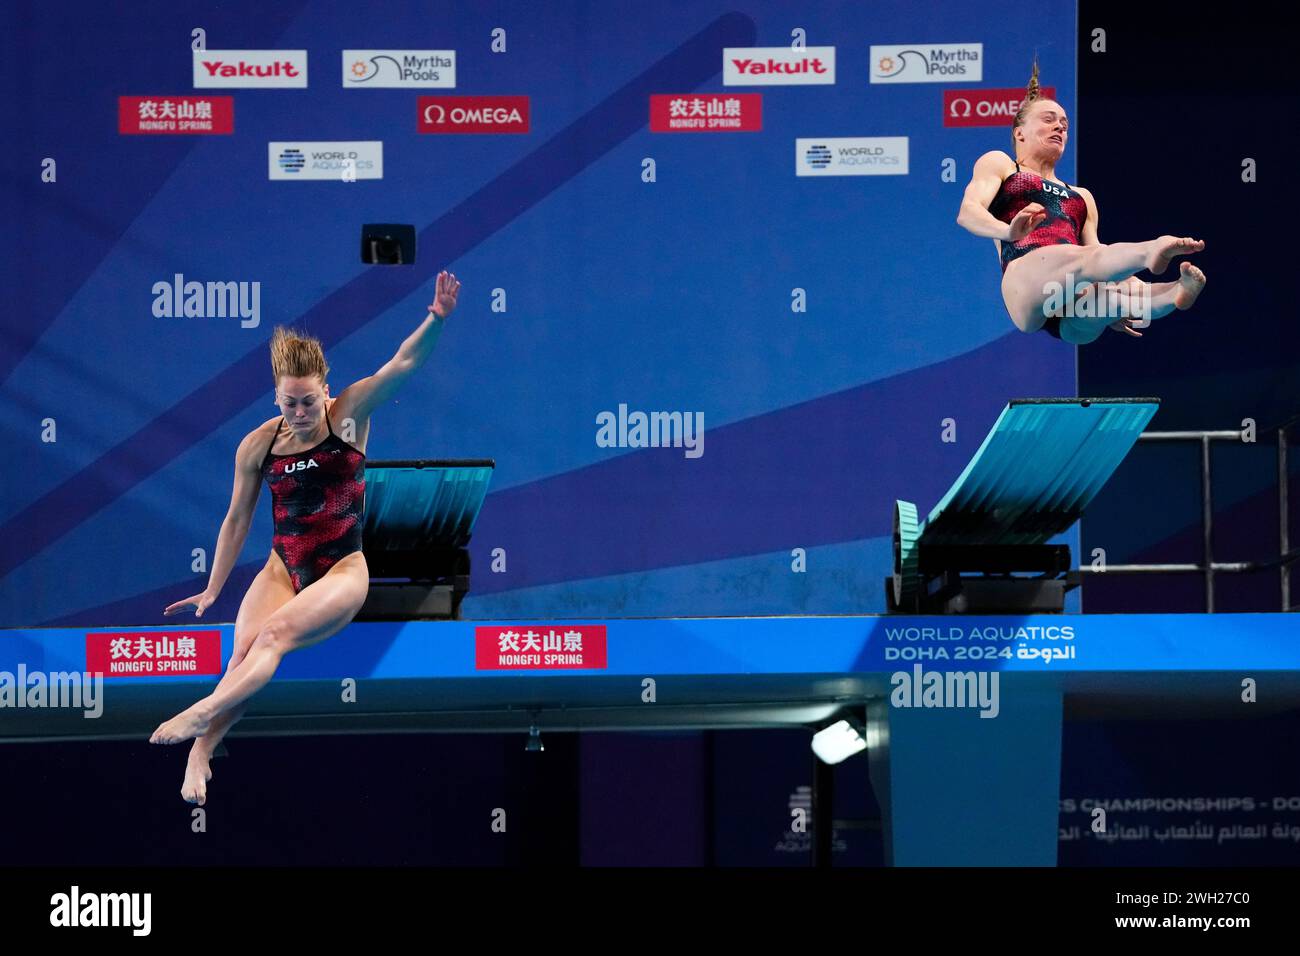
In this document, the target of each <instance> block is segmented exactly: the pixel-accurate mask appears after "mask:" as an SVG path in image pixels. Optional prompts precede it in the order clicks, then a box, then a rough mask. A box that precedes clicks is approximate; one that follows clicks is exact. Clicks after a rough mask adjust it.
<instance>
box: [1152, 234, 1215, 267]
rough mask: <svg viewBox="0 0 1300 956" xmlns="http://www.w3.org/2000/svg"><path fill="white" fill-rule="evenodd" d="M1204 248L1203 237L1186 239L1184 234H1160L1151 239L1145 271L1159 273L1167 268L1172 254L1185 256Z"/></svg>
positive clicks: (1172, 256)
mask: <svg viewBox="0 0 1300 956" xmlns="http://www.w3.org/2000/svg"><path fill="white" fill-rule="evenodd" d="M1204 248H1205V241H1204V240H1203V239H1188V238H1187V237H1186V236H1183V237H1179V236H1161V237H1160V238H1159V239H1155V240H1152V242H1151V252H1150V254H1148V255H1147V271H1148V272H1150V273H1151V274H1152V275H1160V274H1161V273H1162V272H1164V271H1165V270H1166V269H1168V268H1169V262H1170V260H1172V259H1173V258H1174V256H1187V255H1191V254H1192V253H1193V252H1200V251H1201V250H1202V249H1204Z"/></svg>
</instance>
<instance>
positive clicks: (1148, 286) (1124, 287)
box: [957, 60, 1205, 345]
mask: <svg viewBox="0 0 1300 956" xmlns="http://www.w3.org/2000/svg"><path fill="white" fill-rule="evenodd" d="M1069 128H1070V124H1069V121H1068V119H1067V118H1066V115H1065V110H1063V109H1062V108H1061V105H1060V104H1059V103H1057V102H1056V101H1054V100H1049V99H1046V98H1045V97H1042V96H1041V95H1040V94H1039V87H1038V61H1037V60H1035V61H1034V71H1033V76H1032V77H1031V78H1030V80H1029V87H1028V89H1027V90H1026V94H1025V99H1024V102H1023V103H1022V104H1021V107H1020V110H1019V112H1017V113H1016V117H1015V121H1014V123H1013V125H1012V127H1011V138H1012V140H1013V142H1014V143H1015V150H1016V158H1015V159H1014V160H1013V159H1012V158H1011V157H1010V156H1008V155H1007V154H1006V153H1004V152H1002V151H1001V150H992V151H990V152H987V153H985V154H984V155H983V156H981V157H980V158H979V159H978V160H977V161H976V163H975V169H974V172H973V175H972V176H971V181H970V185H968V186H967V187H966V192H965V195H964V196H963V197H962V203H961V210H960V212H959V213H958V215H957V224H958V225H959V226H962V227H963V228H965V229H968V230H969V231H970V232H972V233H974V234H975V235H977V236H985V237H989V238H992V239H994V240H995V242H996V245H997V246H998V253H999V256H1000V257H1001V259H1002V300H1003V302H1005V303H1006V307H1007V312H1008V313H1010V315H1011V320H1012V321H1013V322H1015V324H1016V327H1017V328H1018V329H1020V331H1022V332H1037V331H1038V330H1039V329H1046V330H1047V332H1048V334H1050V335H1053V336H1055V337H1056V338H1059V339H1062V340H1064V341H1066V342H1070V343H1073V344H1075V345H1086V344H1087V343H1089V342H1092V341H1095V340H1096V339H1097V337H1098V336H1099V335H1101V333H1102V331H1103V330H1104V329H1105V328H1106V326H1108V325H1109V326H1110V327H1111V328H1113V329H1115V330H1116V331H1123V332H1127V333H1128V334H1129V335H1134V336H1139V337H1140V336H1141V335H1142V333H1141V332H1138V331H1136V328H1141V327H1143V326H1145V324H1146V322H1141V324H1136V323H1135V319H1136V320H1138V321H1141V320H1143V319H1158V318H1160V317H1162V316H1165V315H1168V314H1169V313H1170V312H1172V311H1173V310H1174V309H1190V308H1191V307H1192V303H1193V302H1195V301H1196V297H1197V296H1198V295H1200V293H1201V289H1202V288H1204V286H1205V274H1204V273H1203V272H1201V270H1200V269H1198V268H1196V266H1194V265H1192V264H1191V263H1190V262H1186V261H1184V262H1183V263H1182V264H1181V273H1182V274H1181V275H1180V277H1179V279H1178V281H1176V282H1161V283H1146V282H1143V281H1142V280H1140V279H1137V278H1135V277H1134V273H1136V272H1140V271H1141V270H1143V269H1147V270H1149V271H1150V272H1151V273H1153V274H1154V275H1159V274H1161V273H1162V272H1164V271H1165V269H1167V268H1168V266H1169V262H1170V260H1171V259H1173V258H1174V257H1175V256H1182V255H1188V254H1190V253H1193V252H1200V251H1201V250H1202V249H1204V248H1205V243H1204V242H1202V241H1201V240H1199V239H1187V238H1179V237H1177V236H1161V237H1160V238H1158V239H1151V240H1149V241H1147V242H1115V243H1111V244H1109V245H1103V244H1102V242H1101V241H1100V240H1099V239H1098V238H1097V204H1096V202H1095V201H1094V200H1093V198H1092V193H1090V192H1088V190H1086V189H1084V188H1083V187H1082V186H1074V187H1070V186H1067V185H1066V184H1065V183H1062V182H1059V181H1057V179H1056V178H1055V175H1054V172H1055V167H1056V164H1057V163H1058V162H1060V160H1061V155H1062V154H1063V153H1064V152H1065V142H1066V139H1067V137H1068V135H1069ZM1071 286H1073V288H1071ZM1089 286H1091V287H1092V288H1089ZM1063 297H1067V298H1068V297H1075V298H1079V299H1080V304H1081V305H1082V304H1083V301H1084V299H1085V298H1086V299H1089V300H1090V302H1089V303H1088V307H1086V308H1082V307H1081V308H1077V309H1076V308H1069V307H1063V306H1062V298H1063ZM1097 303H1099V304H1102V305H1105V306H1107V307H1099V306H1098V305H1097ZM1148 307H1149V314H1144V313H1143V310H1144V309H1147V308H1148ZM1073 313H1078V314H1073ZM1099 313H1100V314H1099ZM1117 313H1118V314H1119V316H1120V318H1118V319H1116V314H1117ZM1135 326H1136V327H1135Z"/></svg>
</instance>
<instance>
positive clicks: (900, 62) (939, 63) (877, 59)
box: [871, 43, 984, 83]
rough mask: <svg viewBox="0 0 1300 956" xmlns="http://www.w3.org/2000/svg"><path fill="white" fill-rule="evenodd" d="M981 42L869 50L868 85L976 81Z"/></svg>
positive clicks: (981, 65) (980, 71)
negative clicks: (869, 76)
mask: <svg viewBox="0 0 1300 956" xmlns="http://www.w3.org/2000/svg"><path fill="white" fill-rule="evenodd" d="M983 78H984V44H983V43H936V44H929V45H926V44H903V45H901V46H899V45H896V46H873V47H872V48H871V82H872V83H949V82H952V81H953V80H957V81H959V82H967V81H969V82H978V81H979V80H982V79H983Z"/></svg>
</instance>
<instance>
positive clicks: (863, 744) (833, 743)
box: [812, 720, 867, 764]
mask: <svg viewBox="0 0 1300 956" xmlns="http://www.w3.org/2000/svg"><path fill="white" fill-rule="evenodd" d="M812 749H813V753H815V754H816V755H817V756H818V758H819V759H820V760H821V761H822V763H828V764H837V763H839V762H840V761H842V760H845V759H846V758H848V757H852V756H853V755H854V754H855V753H858V752H859V751H862V750H866V749H867V741H866V740H865V739H864V738H863V736H862V734H861V732H860V731H859V730H858V728H857V727H855V726H854V725H853V724H851V723H850V722H849V721H847V720H837V721H836V722H835V723H833V724H831V725H830V726H829V727H823V728H822V729H821V730H819V731H817V733H815V734H813V738H812Z"/></svg>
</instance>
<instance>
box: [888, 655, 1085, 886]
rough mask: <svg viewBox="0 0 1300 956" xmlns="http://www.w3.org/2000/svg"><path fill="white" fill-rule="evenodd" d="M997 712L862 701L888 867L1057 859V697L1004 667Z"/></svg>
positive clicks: (1045, 862)
mask: <svg viewBox="0 0 1300 956" xmlns="http://www.w3.org/2000/svg"><path fill="white" fill-rule="evenodd" d="M999 676H1000V680H999V684H998V688H999V690H998V693H997V700H998V712H997V716H996V717H988V718H986V717H981V716H980V712H979V710H978V709H975V708H970V707H896V706H892V705H891V704H890V701H889V698H883V699H880V698H877V699H875V700H873V701H871V702H870V703H869V704H868V706H867V747H868V765H869V772H870V778H871V786H872V789H873V790H874V791H875V794H876V800H877V802H878V803H879V805H880V808H881V812H882V815H883V820H882V832H883V836H884V847H885V865H886V866H1055V865H1056V862H1057V859H1056V858H1057V841H1058V830H1057V828H1058V825H1059V816H1058V807H1059V800H1060V789H1061V784H1060V781H1061V726H1062V712H1063V704H1062V694H1061V692H1060V691H1059V690H1054V689H1050V688H1042V687H1031V686H1028V685H1026V683H1024V682H1023V681H1017V680H1016V677H1017V675H1012V674H1001V675H999Z"/></svg>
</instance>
